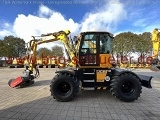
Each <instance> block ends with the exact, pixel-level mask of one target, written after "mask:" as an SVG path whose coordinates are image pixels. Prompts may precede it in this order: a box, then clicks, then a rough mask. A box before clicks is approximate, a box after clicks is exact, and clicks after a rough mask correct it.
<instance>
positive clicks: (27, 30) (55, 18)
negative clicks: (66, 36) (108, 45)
mask: <svg viewBox="0 0 160 120" xmlns="http://www.w3.org/2000/svg"><path fill="white" fill-rule="evenodd" d="M104 1H105V0H104ZM114 1H115V0H114ZM104 3H105V4H103V5H101V7H98V9H97V8H93V10H92V11H90V12H88V13H86V14H85V15H84V18H82V20H81V22H80V23H77V22H75V21H74V20H73V19H72V18H70V19H66V18H65V17H64V16H63V15H62V14H61V13H59V12H57V11H55V10H52V9H50V8H48V7H47V6H44V5H40V7H39V10H38V12H37V15H32V14H29V15H24V14H19V15H18V16H17V18H16V19H15V21H14V23H13V25H12V29H5V30H0V35H9V34H11V33H12V34H14V35H15V36H17V37H20V38H23V39H24V40H25V41H26V42H29V41H30V40H31V39H32V37H31V36H37V35H38V36H39V35H41V34H45V33H50V32H57V31H60V30H66V29H69V30H70V31H71V33H72V36H73V35H77V34H78V33H79V32H81V31H86V30H96V31H98V30H102V31H114V30H115V29H116V26H117V24H118V23H119V22H120V21H121V20H123V19H125V18H126V11H125V9H124V6H123V4H121V3H119V1H118V0H117V2H116V3H118V4H113V3H108V2H106V1H105V2H104ZM93 6H95V5H93ZM5 26H8V27H11V25H10V24H7V23H6V24H5ZM56 44H58V45H62V44H61V43H60V42H53V43H49V44H43V45H40V47H48V48H51V47H52V46H53V45H56Z"/></svg>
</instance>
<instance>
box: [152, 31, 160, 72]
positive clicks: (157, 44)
mask: <svg viewBox="0 0 160 120" xmlns="http://www.w3.org/2000/svg"><path fill="white" fill-rule="evenodd" d="M158 30H159V29H157V28H155V29H154V30H153V32H152V45H153V62H152V65H151V67H150V69H151V70H152V71H160V64H159V59H158V55H159V49H160V32H159V31H158Z"/></svg>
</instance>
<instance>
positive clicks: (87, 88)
mask: <svg viewBox="0 0 160 120" xmlns="http://www.w3.org/2000/svg"><path fill="white" fill-rule="evenodd" d="M82 89H83V90H95V88H94V87H83V88H82Z"/></svg>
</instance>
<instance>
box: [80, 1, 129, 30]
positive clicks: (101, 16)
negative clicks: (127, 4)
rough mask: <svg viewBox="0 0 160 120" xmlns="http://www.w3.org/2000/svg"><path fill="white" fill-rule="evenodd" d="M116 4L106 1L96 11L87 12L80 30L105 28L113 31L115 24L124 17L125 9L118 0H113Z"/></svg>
mask: <svg viewBox="0 0 160 120" xmlns="http://www.w3.org/2000/svg"><path fill="white" fill-rule="evenodd" d="M114 2H115V3H116V4H113V3H112V1H111V3H110V2H109V3H106V4H104V5H102V7H99V8H98V10H97V11H93V12H92V13H87V15H86V17H85V18H84V20H83V21H82V24H81V25H82V31H86V30H102V31H103V30H105V31H114V30H115V29H116V26H117V24H118V23H119V22H120V21H121V20H123V19H125V18H126V11H125V9H124V6H123V4H121V3H120V2H119V1H118V0H116V1H114Z"/></svg>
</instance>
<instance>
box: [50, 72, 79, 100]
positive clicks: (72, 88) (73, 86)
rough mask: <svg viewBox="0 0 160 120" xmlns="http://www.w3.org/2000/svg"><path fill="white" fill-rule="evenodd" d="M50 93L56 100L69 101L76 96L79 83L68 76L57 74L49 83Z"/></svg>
mask: <svg viewBox="0 0 160 120" xmlns="http://www.w3.org/2000/svg"><path fill="white" fill-rule="evenodd" d="M50 91H51V95H52V96H53V98H55V99H56V100H58V101H62V102H66V101H70V100H72V99H73V98H74V97H75V96H76V95H77V94H78V91H79V82H78V81H77V80H76V79H75V78H74V77H73V76H72V75H70V74H57V75H56V76H55V77H54V78H53V80H52V81H51V85H50Z"/></svg>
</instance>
